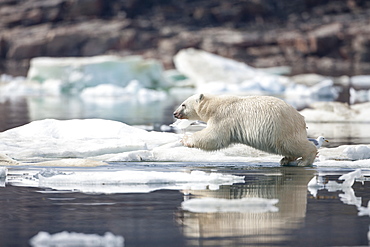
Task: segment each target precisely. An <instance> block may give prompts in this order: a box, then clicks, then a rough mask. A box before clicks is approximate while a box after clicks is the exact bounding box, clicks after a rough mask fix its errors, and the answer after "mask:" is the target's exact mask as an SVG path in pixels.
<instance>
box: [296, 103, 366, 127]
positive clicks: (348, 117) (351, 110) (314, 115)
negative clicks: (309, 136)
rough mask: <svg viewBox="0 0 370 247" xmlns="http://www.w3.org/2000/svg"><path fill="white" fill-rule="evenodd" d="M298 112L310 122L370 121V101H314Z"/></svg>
mask: <svg viewBox="0 0 370 247" xmlns="http://www.w3.org/2000/svg"><path fill="white" fill-rule="evenodd" d="M300 113H301V114H302V115H303V116H304V117H305V119H306V121H310V122H370V103H369V102H367V103H360V104H355V105H348V104H346V103H340V102H315V103H312V104H311V105H310V108H307V109H304V110H302V111H301V112H300Z"/></svg>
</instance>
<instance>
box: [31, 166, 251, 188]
mask: <svg viewBox="0 0 370 247" xmlns="http://www.w3.org/2000/svg"><path fill="white" fill-rule="evenodd" d="M54 173H55V174H54V175H51V176H49V177H44V176H42V175H41V173H40V174H38V175H37V176H34V177H38V178H39V184H38V187H43V188H52V189H56V190H72V191H81V192H85V193H143V192H144V193H146V192H150V191H154V190H157V189H175V190H186V189H197V188H198V189H199V188H201V189H205V188H207V186H211V187H212V188H218V186H220V185H231V184H233V183H244V182H245V181H244V176H234V175H228V174H222V173H206V172H202V171H192V172H190V173H184V172H156V171H115V172H94V173H92V172H74V173H56V172H54ZM49 174H50V173H49Z"/></svg>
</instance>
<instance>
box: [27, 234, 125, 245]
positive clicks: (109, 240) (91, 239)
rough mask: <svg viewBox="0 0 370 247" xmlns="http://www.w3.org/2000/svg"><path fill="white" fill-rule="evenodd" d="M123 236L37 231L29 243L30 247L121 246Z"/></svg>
mask: <svg viewBox="0 0 370 247" xmlns="http://www.w3.org/2000/svg"><path fill="white" fill-rule="evenodd" d="M124 241H125V240H124V238H123V237H122V236H118V235H117V236H116V235H114V234H113V233H111V232H106V233H105V234H104V235H103V236H100V235H98V234H85V233H77V232H67V231H64V232H59V233H54V234H50V233H48V232H39V233H38V234H37V235H35V236H33V237H32V238H31V239H30V241H29V243H30V245H31V246H32V247H48V246H50V247H51V246H80V247H108V246H109V247H123V246H124Z"/></svg>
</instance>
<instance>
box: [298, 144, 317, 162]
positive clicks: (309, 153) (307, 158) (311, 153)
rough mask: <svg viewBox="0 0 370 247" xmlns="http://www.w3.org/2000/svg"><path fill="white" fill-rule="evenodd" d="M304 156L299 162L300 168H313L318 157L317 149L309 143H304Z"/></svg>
mask: <svg viewBox="0 0 370 247" xmlns="http://www.w3.org/2000/svg"><path fill="white" fill-rule="evenodd" d="M302 150H303V152H302V153H303V154H302V155H301V157H302V158H301V159H299V160H298V163H297V165H298V166H312V165H313V163H314V161H315V159H316V155H317V148H316V147H315V146H314V145H313V144H312V143H311V142H309V141H307V142H305V143H304V146H303V147H302Z"/></svg>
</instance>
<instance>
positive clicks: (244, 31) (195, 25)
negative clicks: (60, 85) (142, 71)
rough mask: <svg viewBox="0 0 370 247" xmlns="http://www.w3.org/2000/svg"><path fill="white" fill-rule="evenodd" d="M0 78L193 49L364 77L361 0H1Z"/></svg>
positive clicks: (369, 53) (366, 44) (368, 35)
mask: <svg viewBox="0 0 370 247" xmlns="http://www.w3.org/2000/svg"><path fill="white" fill-rule="evenodd" d="M0 16H1V18H0V74H2V73H6V74H11V75H26V73H27V70H28V68H29V61H30V59H31V58H34V57H40V56H50V57H81V56H94V55H101V54H116V55H132V54H139V55H142V56H144V57H146V58H155V59H158V60H160V61H161V62H162V63H163V65H164V67H165V68H167V69H170V68H173V66H174V65H173V61H172V58H173V56H174V55H175V54H176V53H177V52H178V51H179V50H181V49H183V48H188V47H194V48H197V49H203V50H205V51H208V52H212V53H216V54H219V55H221V56H224V57H229V58H233V59H235V60H238V61H242V62H245V63H247V64H249V65H251V66H255V67H261V68H262V67H271V66H291V67H292V74H299V73H318V74H323V75H331V76H340V75H350V76H351V75H359V74H369V73H370V17H369V16H370V3H369V2H368V1H365V0H352V1H350V0H349V1H316V0H297V1H289V0H281V1H272V0H254V1H252V0H244V1H243V0H240V1H237V0H235V1H222V0H213V1H206V0H198V1H194V0H193V1H192V0H184V1H180V2H179V1H175V0H157V1H154V0H153V1H145V4H144V3H143V2H142V1H139V0H131V1H120V0H111V1H103V0H48V1H42V0H1V1H0Z"/></svg>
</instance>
